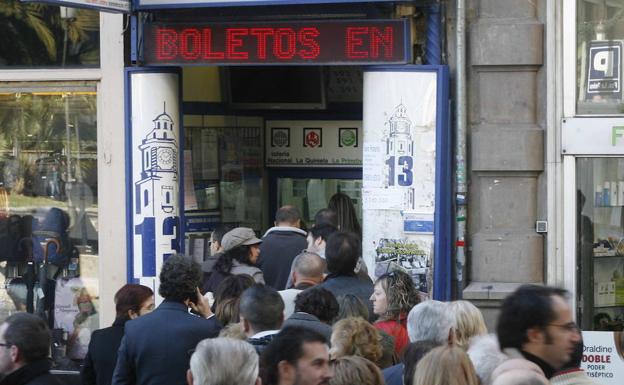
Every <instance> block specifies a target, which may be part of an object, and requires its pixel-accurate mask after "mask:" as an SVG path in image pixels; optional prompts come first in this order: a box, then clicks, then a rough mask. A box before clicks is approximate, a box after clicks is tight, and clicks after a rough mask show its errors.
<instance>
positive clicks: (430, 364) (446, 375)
mask: <svg viewBox="0 0 624 385" xmlns="http://www.w3.org/2000/svg"><path fill="white" fill-rule="evenodd" d="M406 382H407V381H406ZM411 383H412V385H479V380H478V379H477V375H476V373H475V370H474V367H473V366H472V362H470V358H469V357H468V354H466V352H464V350H463V349H461V348H458V347H456V346H452V345H446V346H440V347H437V348H435V349H433V350H432V351H430V352H429V353H427V355H425V356H424V357H423V358H422V360H420V362H419V363H418V365H416V373H415V374H414V379H413V380H412V382H411Z"/></svg>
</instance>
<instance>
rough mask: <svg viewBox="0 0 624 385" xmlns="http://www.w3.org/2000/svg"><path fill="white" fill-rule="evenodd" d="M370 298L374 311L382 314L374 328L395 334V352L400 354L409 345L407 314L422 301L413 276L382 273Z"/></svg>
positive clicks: (379, 314)
mask: <svg viewBox="0 0 624 385" xmlns="http://www.w3.org/2000/svg"><path fill="white" fill-rule="evenodd" d="M370 300H371V301H372V302H373V312H374V313H375V314H376V315H377V316H379V319H378V320H377V322H375V324H374V325H375V327H376V328H377V329H379V330H382V331H384V332H386V333H387V334H389V335H391V336H392V337H394V352H395V353H396V355H397V357H401V356H402V355H403V350H405V347H406V346H407V345H408V344H409V337H408V336H407V314H408V313H409V311H410V310H411V309H412V308H413V307H414V306H415V305H416V304H417V303H418V302H420V297H419V295H418V290H416V287H415V286H414V282H413V281H412V277H410V276H409V274H407V273H404V272H402V271H398V270H397V271H391V272H389V273H385V274H383V275H381V276H380V277H379V278H377V281H376V282H375V287H374V291H373V294H372V295H371V297H370Z"/></svg>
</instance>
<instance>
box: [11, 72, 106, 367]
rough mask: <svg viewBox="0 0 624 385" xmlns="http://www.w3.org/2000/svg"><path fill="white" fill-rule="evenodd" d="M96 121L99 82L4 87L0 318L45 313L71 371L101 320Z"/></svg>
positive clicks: (56, 350) (59, 355)
mask: <svg viewBox="0 0 624 385" xmlns="http://www.w3.org/2000/svg"><path fill="white" fill-rule="evenodd" d="M96 126H97V123H96V92H95V85H94V84H84V83H80V84H73V83H69V84H62V85H58V84H52V83H50V84H34V85H33V84H30V83H24V84H12V83H3V84H0V170H2V172H1V174H0V319H4V318H6V317H7V316H9V315H10V314H12V313H15V312H20V311H29V312H33V313H36V314H39V315H41V316H42V317H44V318H45V319H46V320H47V322H48V323H49V326H50V327H51V329H52V330H53V338H54V342H55V344H54V345H53V349H52V353H53V357H54V359H55V360H56V362H57V363H61V362H64V363H65V364H64V365H63V366H61V367H64V368H67V369H74V368H72V365H74V364H75V362H76V361H78V360H80V359H82V358H83V357H84V355H85V353H86V351H87V346H88V343H89V339H90V335H91V331H92V330H95V329H97V328H98V326H99V325H98V318H99V314H98V311H99V305H98V301H99V296H98V199H97V142H96V137H97V129H96ZM66 358H69V360H68V359H66ZM74 360H75V361H74ZM76 367H77V366H76Z"/></svg>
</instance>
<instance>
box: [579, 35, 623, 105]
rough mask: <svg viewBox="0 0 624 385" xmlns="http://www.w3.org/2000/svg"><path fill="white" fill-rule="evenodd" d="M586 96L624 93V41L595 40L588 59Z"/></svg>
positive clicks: (616, 96)
mask: <svg viewBox="0 0 624 385" xmlns="http://www.w3.org/2000/svg"><path fill="white" fill-rule="evenodd" d="M586 86H587V89H586V90H585V92H586V98H587V99H593V98H594V97H596V96H603V97H604V96H608V97H609V98H618V99H619V98H621V95H622V42H621V41H609V42H606V41H593V42H591V43H590V46H589V52H588V60H587V85H586Z"/></svg>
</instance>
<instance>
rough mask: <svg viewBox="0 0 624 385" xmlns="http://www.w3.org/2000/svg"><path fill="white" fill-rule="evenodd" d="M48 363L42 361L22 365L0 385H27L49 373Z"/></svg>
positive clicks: (46, 360)
mask: <svg viewBox="0 0 624 385" xmlns="http://www.w3.org/2000/svg"><path fill="white" fill-rule="evenodd" d="M50 367H51V365H50V361H48V359H43V360H39V361H35V362H32V363H30V364H27V365H24V366H22V367H21V368H19V369H17V370H16V371H14V372H13V373H11V374H9V375H8V376H6V377H4V379H3V380H2V381H0V385H21V384H27V383H29V382H30V381H32V380H33V379H34V378H37V377H39V376H42V375H44V374H47V373H48V372H49V371H50Z"/></svg>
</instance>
